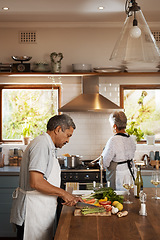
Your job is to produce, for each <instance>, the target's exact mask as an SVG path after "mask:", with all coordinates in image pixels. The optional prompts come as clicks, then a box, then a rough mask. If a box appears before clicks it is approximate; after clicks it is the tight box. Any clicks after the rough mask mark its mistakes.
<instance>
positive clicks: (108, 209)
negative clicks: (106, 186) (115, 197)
mask: <svg viewBox="0 0 160 240" xmlns="http://www.w3.org/2000/svg"><path fill="white" fill-rule="evenodd" d="M103 207H104V208H105V209H106V212H109V211H111V210H112V206H111V205H105V206H103Z"/></svg>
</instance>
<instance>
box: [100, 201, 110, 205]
mask: <svg viewBox="0 0 160 240" xmlns="http://www.w3.org/2000/svg"><path fill="white" fill-rule="evenodd" d="M99 204H101V205H111V201H99Z"/></svg>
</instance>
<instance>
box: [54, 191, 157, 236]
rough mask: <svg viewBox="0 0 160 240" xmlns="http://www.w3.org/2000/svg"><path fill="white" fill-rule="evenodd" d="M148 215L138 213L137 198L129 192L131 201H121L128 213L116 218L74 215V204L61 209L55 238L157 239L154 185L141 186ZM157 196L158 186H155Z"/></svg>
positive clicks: (115, 216)
mask: <svg viewBox="0 0 160 240" xmlns="http://www.w3.org/2000/svg"><path fill="white" fill-rule="evenodd" d="M144 192H145V193H146V194H147V202H146V205H147V216H141V215H139V210H140V201H139V199H136V198H134V196H133V192H132V193H131V199H132V200H133V203H132V204H124V210H127V211H128V216H126V217H122V218H118V217H117V215H112V216H110V217H99V216H98V217H97V216H94V217H87V216H80V217H75V216H73V212H74V209H75V207H66V206H64V207H63V209H62V213H61V217H60V220H59V224H58V228H57V231H56V235H55V238H54V240H62V239H63V240H104V239H112V240H132V239H134V240H135V239H136V240H153V239H155V240H158V239H160V227H159V223H160V200H155V199H152V196H154V195H155V188H144ZM158 195H159V196H160V190H159V189H158Z"/></svg>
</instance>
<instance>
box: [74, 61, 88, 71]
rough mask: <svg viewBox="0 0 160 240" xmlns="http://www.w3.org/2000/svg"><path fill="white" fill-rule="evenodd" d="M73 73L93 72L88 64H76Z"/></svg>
mask: <svg viewBox="0 0 160 240" xmlns="http://www.w3.org/2000/svg"><path fill="white" fill-rule="evenodd" d="M72 71H73V72H91V71H92V65H91V64H86V63H76V64H72Z"/></svg>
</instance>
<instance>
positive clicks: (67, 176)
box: [61, 168, 106, 190]
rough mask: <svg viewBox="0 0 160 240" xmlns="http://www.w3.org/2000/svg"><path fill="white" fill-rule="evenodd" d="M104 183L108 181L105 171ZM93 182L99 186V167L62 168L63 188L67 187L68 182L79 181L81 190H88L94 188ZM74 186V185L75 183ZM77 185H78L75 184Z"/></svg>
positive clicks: (103, 174) (103, 175)
mask: <svg viewBox="0 0 160 240" xmlns="http://www.w3.org/2000/svg"><path fill="white" fill-rule="evenodd" d="M102 179H103V183H104V185H105V183H106V174H105V171H103V173H102ZM93 182H96V184H97V186H99V183H100V170H99V168H97V169H90V168H88V169H62V170H61V188H63V189H66V185H67V183H78V184H77V188H78V189H79V190H86V189H92V188H93ZM73 186H74V185H73ZM75 186H76V185H75Z"/></svg>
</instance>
